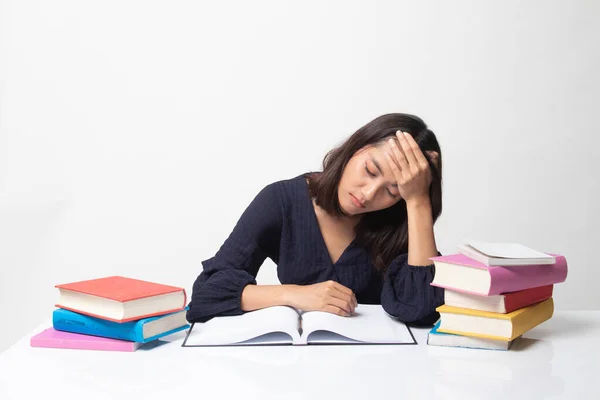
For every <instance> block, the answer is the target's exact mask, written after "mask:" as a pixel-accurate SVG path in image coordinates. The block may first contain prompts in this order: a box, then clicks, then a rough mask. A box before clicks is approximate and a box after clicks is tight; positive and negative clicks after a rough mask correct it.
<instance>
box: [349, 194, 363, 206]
mask: <svg viewBox="0 0 600 400" xmlns="http://www.w3.org/2000/svg"><path fill="white" fill-rule="evenodd" d="M350 199H351V200H352V203H353V204H354V205H355V206H356V207H358V208H365V205H364V204H362V203H361V202H360V201H358V200H357V199H356V197H354V196H353V195H352V194H351V195H350Z"/></svg>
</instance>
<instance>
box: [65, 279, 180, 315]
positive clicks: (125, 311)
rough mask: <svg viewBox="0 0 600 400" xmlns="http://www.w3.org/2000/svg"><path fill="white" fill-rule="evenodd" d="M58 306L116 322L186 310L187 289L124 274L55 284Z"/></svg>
mask: <svg viewBox="0 0 600 400" xmlns="http://www.w3.org/2000/svg"><path fill="white" fill-rule="evenodd" d="M56 288H58V290H59V291H60V298H59V300H58V303H57V304H56V307H60V308H64V309H66V310H71V311H74V312H78V313H81V314H86V315H91V316H93V317H97V318H102V319H105V320H108V321H114V322H128V321H134V320H138V319H142V318H147V317H153V316H156V315H163V314H169V313H172V312H175V311H180V310H183V309H184V308H185V306H186V301H187V296H186V292H185V289H183V288H179V287H175V286H168V285H162V284H159V283H153V282H147V281H142V280H138V279H132V278H125V277H122V276H109V277H106V278H99V279H91V280H86V281H80V282H73V283H67V284H63V285H56Z"/></svg>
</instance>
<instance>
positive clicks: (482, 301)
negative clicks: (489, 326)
mask: <svg viewBox="0 0 600 400" xmlns="http://www.w3.org/2000/svg"><path fill="white" fill-rule="evenodd" d="M553 288H554V285H546V286H539V287H534V288H530V289H523V290H519V291H517V292H508V293H503V294H497V295H492V296H482V295H479V294H472V293H465V292H463V291H458V290H452V289H446V290H445V292H444V304H446V305H448V306H452V307H459V308H470V309H473V310H481V311H490V312H495V313H502V314H506V313H510V312H512V311H515V310H517V309H519V308H523V307H527V306H529V305H532V304H535V303H539V302H541V301H544V300H546V299H549V298H550V297H552V292H553Z"/></svg>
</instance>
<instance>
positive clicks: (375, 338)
mask: <svg viewBox="0 0 600 400" xmlns="http://www.w3.org/2000/svg"><path fill="white" fill-rule="evenodd" d="M327 332H330V333H329V334H328V333H327ZM331 333H333V334H331ZM338 335H339V336H338ZM340 336H341V337H340ZM302 338H303V341H305V340H306V341H307V342H308V343H309V344H310V343H363V344H364V343H382V344H383V343H388V344H400V343H410V344H414V343H415V341H414V339H413V336H412V334H411V332H410V330H409V328H408V327H407V326H406V324H404V323H403V322H400V321H398V320H397V319H395V318H393V317H391V316H389V315H388V314H387V313H386V312H385V311H384V310H383V308H382V307H381V306H380V305H370V304H369V305H367V304H359V305H358V307H356V309H355V314H354V315H353V316H351V317H340V316H338V315H335V314H331V313H328V312H321V311H309V312H305V313H303V314H302ZM313 338H314V342H313Z"/></svg>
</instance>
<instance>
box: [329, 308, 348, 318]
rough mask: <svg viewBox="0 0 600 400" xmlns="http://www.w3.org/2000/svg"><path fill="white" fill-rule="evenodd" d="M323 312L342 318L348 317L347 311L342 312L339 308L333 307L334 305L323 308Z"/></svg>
mask: <svg viewBox="0 0 600 400" xmlns="http://www.w3.org/2000/svg"><path fill="white" fill-rule="evenodd" d="M323 311H326V312H328V313H331V314H335V315H339V316H340V317H347V316H348V313H347V312H346V311H344V310H342V309H341V308H339V307H336V306H332V305H326V306H325V307H324V308H323Z"/></svg>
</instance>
